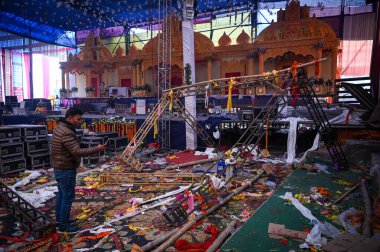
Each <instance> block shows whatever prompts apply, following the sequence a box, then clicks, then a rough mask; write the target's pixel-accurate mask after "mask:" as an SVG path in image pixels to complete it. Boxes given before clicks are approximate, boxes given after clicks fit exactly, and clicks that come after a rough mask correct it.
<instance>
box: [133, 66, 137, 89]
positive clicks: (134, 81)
mask: <svg viewBox="0 0 380 252" xmlns="http://www.w3.org/2000/svg"><path fill="white" fill-rule="evenodd" d="M136 85H137V82H136V65H135V64H133V65H132V86H136Z"/></svg>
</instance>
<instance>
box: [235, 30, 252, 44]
mask: <svg viewBox="0 0 380 252" xmlns="http://www.w3.org/2000/svg"><path fill="white" fill-rule="evenodd" d="M250 40H251V37H250V36H249V35H248V34H247V33H246V32H245V31H244V30H243V31H242V32H241V33H240V35H239V36H238V37H237V39H236V43H237V44H238V45H241V44H248V43H249V42H250Z"/></svg>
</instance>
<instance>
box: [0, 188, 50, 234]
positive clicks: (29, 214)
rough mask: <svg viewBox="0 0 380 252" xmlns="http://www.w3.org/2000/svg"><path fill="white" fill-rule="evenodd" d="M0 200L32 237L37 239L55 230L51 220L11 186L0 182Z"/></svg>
mask: <svg viewBox="0 0 380 252" xmlns="http://www.w3.org/2000/svg"><path fill="white" fill-rule="evenodd" d="M0 200H1V204H2V205H3V207H4V208H6V209H7V211H8V212H9V213H10V214H12V215H13V216H14V217H15V218H16V219H17V221H18V222H19V223H20V224H21V225H23V226H24V227H25V228H26V230H28V231H29V232H30V233H31V234H32V235H33V237H34V238H36V239H39V238H41V237H43V236H45V235H46V234H49V233H53V232H55V223H54V222H53V220H52V219H51V218H50V217H48V216H47V215H45V214H44V213H42V212H41V211H40V210H38V209H36V208H35V207H34V206H32V205H31V204H30V203H29V202H27V201H26V200H24V199H23V198H22V197H21V196H20V195H18V194H17V193H16V192H14V191H13V190H12V189H11V188H9V187H8V186H6V185H5V184H3V183H2V182H0Z"/></svg>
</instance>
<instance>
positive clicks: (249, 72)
mask: <svg viewBox="0 0 380 252" xmlns="http://www.w3.org/2000/svg"><path fill="white" fill-rule="evenodd" d="M247 62H248V64H247V68H248V69H247V75H253V74H254V72H253V68H254V65H253V57H248V60H247ZM253 93H254V92H253V88H247V89H246V94H253Z"/></svg>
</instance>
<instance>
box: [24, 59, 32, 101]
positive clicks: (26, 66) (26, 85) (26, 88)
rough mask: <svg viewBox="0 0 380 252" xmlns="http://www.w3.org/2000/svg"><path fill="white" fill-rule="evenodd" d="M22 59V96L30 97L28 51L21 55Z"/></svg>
mask: <svg viewBox="0 0 380 252" xmlns="http://www.w3.org/2000/svg"><path fill="white" fill-rule="evenodd" d="M23 60H24V64H23V65H24V70H23V75H24V78H23V79H24V97H25V98H27V99H30V74H29V72H30V55H29V54H28V53H24V55H23Z"/></svg>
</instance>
